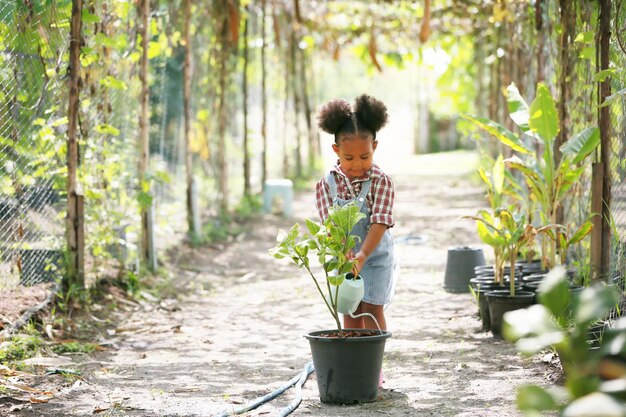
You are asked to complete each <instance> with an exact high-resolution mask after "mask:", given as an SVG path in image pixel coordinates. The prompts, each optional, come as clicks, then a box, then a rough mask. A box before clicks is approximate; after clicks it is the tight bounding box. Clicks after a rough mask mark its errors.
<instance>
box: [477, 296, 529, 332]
mask: <svg viewBox="0 0 626 417" xmlns="http://www.w3.org/2000/svg"><path fill="white" fill-rule="evenodd" d="M485 298H487V303H488V304H489V317H490V318H491V332H492V333H493V334H494V336H500V335H501V334H502V317H503V316H504V313H506V312H508V311H513V310H519V309H520V308H526V307H528V306H530V305H532V304H533V302H534V299H535V294H534V293H532V292H529V291H518V290H517V289H516V290H515V296H512V295H511V293H510V292H509V290H494V291H489V292H487V293H486V294H485Z"/></svg>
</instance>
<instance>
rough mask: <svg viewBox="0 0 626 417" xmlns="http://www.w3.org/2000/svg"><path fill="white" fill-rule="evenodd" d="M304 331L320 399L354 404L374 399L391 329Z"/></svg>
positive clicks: (334, 402)
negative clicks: (338, 334) (339, 335)
mask: <svg viewBox="0 0 626 417" xmlns="http://www.w3.org/2000/svg"><path fill="white" fill-rule="evenodd" d="M333 335H335V336H336V335H337V331H336V330H322V331H317V332H311V333H308V334H306V335H305V336H304V337H306V338H307V339H308V340H309V344H310V346H311V354H312V356H313V365H314V366H315V373H316V378H317V387H318V389H319V393H320V400H321V401H322V402H324V403H332V404H356V403H366V402H373V401H376V398H377V396H378V379H379V377H380V370H381V367H382V363H383V353H384V351H385V341H386V340H387V338H389V337H390V336H391V332H388V331H385V330H383V332H382V334H381V333H380V332H379V331H378V330H370V329H366V330H362V329H346V330H344V335H349V337H343V338H339V337H333Z"/></svg>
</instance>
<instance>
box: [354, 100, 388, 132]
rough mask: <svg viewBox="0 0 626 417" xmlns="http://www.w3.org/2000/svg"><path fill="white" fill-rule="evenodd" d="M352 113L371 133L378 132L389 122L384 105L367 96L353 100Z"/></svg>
mask: <svg viewBox="0 0 626 417" xmlns="http://www.w3.org/2000/svg"><path fill="white" fill-rule="evenodd" d="M354 112H355V113H356V115H357V117H358V118H359V119H360V121H361V122H363V123H364V124H365V125H366V126H367V127H369V128H370V129H371V130H372V131H373V132H378V131H379V130H380V129H381V128H382V127H383V126H385V124H387V121H388V120H389V115H388V114H387V107H386V106H385V104H384V103H383V102H382V101H380V100H377V99H375V98H374V97H372V96H368V95H367V94H361V95H360V96H358V97H357V98H356V99H355V101H354Z"/></svg>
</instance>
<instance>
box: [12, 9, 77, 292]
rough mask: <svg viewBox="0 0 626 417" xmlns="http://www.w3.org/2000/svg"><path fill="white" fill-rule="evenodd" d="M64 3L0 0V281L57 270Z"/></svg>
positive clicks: (27, 281) (45, 276)
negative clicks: (47, 3) (46, 5)
mask: <svg viewBox="0 0 626 417" xmlns="http://www.w3.org/2000/svg"><path fill="white" fill-rule="evenodd" d="M70 7H71V4H67V5H65V6H63V5H59V7H55V8H49V7H45V6H41V5H36V4H34V3H30V2H28V3H22V2H15V1H10V0H5V1H2V2H0V37H1V38H2V48H1V53H0V83H1V84H0V173H1V180H0V262H1V264H0V288H13V287H15V286H17V285H19V284H22V285H34V284H37V283H41V282H50V281H53V280H54V279H55V278H56V277H57V276H58V273H59V271H60V269H59V266H60V261H61V252H60V249H61V246H62V244H63V239H62V238H63V234H64V225H63V221H62V219H59V216H58V213H59V207H62V206H63V204H64V199H63V197H62V193H61V192H60V191H59V190H61V189H62V188H61V186H62V182H61V181H59V180H60V176H59V174H60V173H61V172H62V171H63V169H64V165H65V161H64V159H63V157H62V153H61V152H60V150H61V148H62V147H63V145H64V131H65V126H66V123H65V112H66V108H65V107H63V106H62V103H64V102H65V101H66V100H65V94H66V93H65V90H66V89H65V88H63V87H64V77H65V70H66V68H67V65H66V57H65V53H66V52H67V46H68V26H67V25H65V24H63V23H66V22H69V20H68V16H69V12H70Z"/></svg>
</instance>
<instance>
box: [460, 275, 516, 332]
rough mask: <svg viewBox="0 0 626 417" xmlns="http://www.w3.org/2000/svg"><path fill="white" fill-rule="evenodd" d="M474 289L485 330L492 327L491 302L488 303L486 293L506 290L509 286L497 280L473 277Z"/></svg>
mask: <svg viewBox="0 0 626 417" xmlns="http://www.w3.org/2000/svg"><path fill="white" fill-rule="evenodd" d="M471 281H472V289H473V291H474V294H476V303H477V304H478V315H479V316H480V320H481V322H482V325H483V330H489V329H491V318H490V316H489V304H488V303H487V299H486V298H485V294H486V293H487V292H489V291H493V290H504V289H506V288H508V287H506V286H504V285H500V284H498V283H497V282H495V281H493V280H491V281H489V282H488V281H483V280H482V279H481V278H472V279H471ZM515 289H516V290H517V289H520V290H521V287H517V286H516V287H515Z"/></svg>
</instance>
